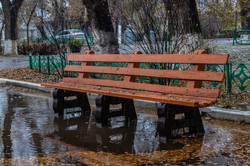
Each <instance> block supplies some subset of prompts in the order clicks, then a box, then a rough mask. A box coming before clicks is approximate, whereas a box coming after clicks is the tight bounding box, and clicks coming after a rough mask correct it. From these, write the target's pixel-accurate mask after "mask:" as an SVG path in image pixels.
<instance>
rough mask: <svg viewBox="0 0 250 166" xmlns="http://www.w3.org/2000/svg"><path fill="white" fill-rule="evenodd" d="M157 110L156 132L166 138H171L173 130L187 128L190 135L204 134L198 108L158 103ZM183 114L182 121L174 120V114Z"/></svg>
mask: <svg viewBox="0 0 250 166" xmlns="http://www.w3.org/2000/svg"><path fill="white" fill-rule="evenodd" d="M157 109H158V125H157V128H158V132H159V134H160V135H165V136H166V137H167V138H170V137H172V136H173V133H172V131H173V130H174V129H180V128H184V127H189V132H190V133H204V128H203V123H202V119H201V116H200V112H199V108H196V107H187V106H181V105H173V104H164V103H159V104H158V105H157ZM181 113H184V115H185V117H184V119H179V120H177V119H175V115H176V114H181Z"/></svg>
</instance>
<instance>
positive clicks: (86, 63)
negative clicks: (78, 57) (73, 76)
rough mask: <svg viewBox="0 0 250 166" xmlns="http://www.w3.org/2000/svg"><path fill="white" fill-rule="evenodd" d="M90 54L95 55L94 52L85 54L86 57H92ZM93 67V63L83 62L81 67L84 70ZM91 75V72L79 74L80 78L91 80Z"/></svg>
mask: <svg viewBox="0 0 250 166" xmlns="http://www.w3.org/2000/svg"><path fill="white" fill-rule="evenodd" d="M90 54H94V51H91V50H89V51H86V52H85V55H90ZM91 65H92V62H82V64H81V67H82V68H83V67H86V66H91ZM66 67H67V66H66ZM89 74H90V73H89V72H86V73H79V76H78V78H89Z"/></svg>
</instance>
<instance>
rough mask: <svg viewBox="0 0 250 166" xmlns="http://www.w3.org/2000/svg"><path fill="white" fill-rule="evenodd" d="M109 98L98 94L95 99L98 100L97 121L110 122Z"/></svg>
mask: <svg viewBox="0 0 250 166" xmlns="http://www.w3.org/2000/svg"><path fill="white" fill-rule="evenodd" d="M107 99H108V98H107V97H105V96H103V95H98V96H97V97H96V99H95V102H96V111H95V119H96V122H98V123H102V124H107V123H108V113H109V106H110V101H109V100H107Z"/></svg>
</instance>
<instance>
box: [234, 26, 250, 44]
mask: <svg viewBox="0 0 250 166" xmlns="http://www.w3.org/2000/svg"><path fill="white" fill-rule="evenodd" d="M243 35H245V36H246V38H242V36H243ZM249 36H250V30H239V31H237V30H236V29H234V35H233V45H234V44H235V43H237V44H239V45H250V38H249Z"/></svg>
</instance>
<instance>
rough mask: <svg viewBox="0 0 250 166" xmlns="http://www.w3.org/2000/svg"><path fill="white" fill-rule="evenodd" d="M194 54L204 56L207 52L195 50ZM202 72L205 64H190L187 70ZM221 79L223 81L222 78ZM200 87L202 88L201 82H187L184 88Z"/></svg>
mask: <svg viewBox="0 0 250 166" xmlns="http://www.w3.org/2000/svg"><path fill="white" fill-rule="evenodd" d="M194 54H206V55H207V52H206V51H204V50H196V51H195V52H194ZM206 55H203V56H206ZM204 70H205V64H199V65H197V64H196V65H194V64H192V65H191V66H190V69H189V71H204ZM223 79H224V76H223ZM201 86H202V81H188V82H187V86H186V87H187V88H201Z"/></svg>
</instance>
